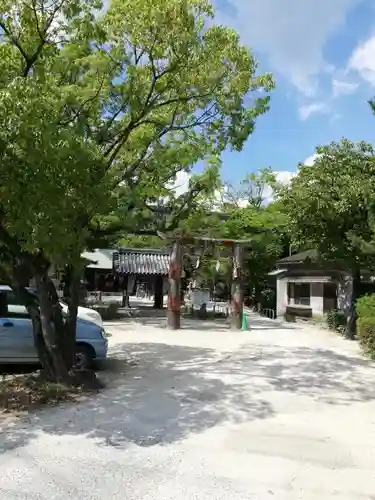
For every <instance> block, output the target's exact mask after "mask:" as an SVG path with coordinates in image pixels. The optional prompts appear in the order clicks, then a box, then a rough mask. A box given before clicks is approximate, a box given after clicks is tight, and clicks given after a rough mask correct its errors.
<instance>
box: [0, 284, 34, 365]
mask: <svg viewBox="0 0 375 500" xmlns="http://www.w3.org/2000/svg"><path fill="white" fill-rule="evenodd" d="M6 295H7V298H6V311H4V308H3V310H2V311H0V313H2V314H0V338H1V339H2V340H1V343H2V346H1V347H2V348H3V349H2V352H1V353H0V360H1V361H2V362H7V363H30V362H35V361H37V355H36V350H35V347H34V339H33V326H32V321H31V318H30V317H29V315H28V313H27V310H26V308H25V306H23V305H22V304H20V303H19V301H17V300H13V296H12V295H11V293H9V292H7V294H6ZM8 299H10V300H9V301H8ZM1 302H4V300H3V301H1V298H0V306H1ZM8 302H13V303H8ZM17 302H18V303H17ZM0 309H1V307H0Z"/></svg>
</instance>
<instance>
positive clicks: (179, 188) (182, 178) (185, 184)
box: [168, 170, 191, 196]
mask: <svg viewBox="0 0 375 500" xmlns="http://www.w3.org/2000/svg"><path fill="white" fill-rule="evenodd" d="M190 177H191V174H190V173H188V172H185V171H183V170H181V171H180V172H177V175H176V178H175V180H174V181H173V182H171V183H170V184H169V186H168V187H169V189H174V191H175V194H176V196H181V195H182V194H184V193H186V192H187V191H188V189H189V181H190Z"/></svg>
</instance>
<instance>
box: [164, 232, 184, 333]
mask: <svg viewBox="0 0 375 500" xmlns="http://www.w3.org/2000/svg"><path fill="white" fill-rule="evenodd" d="M168 280H169V289H168V311H167V327H168V328H171V329H172V330H178V329H179V328H180V326H181V245H180V242H179V241H175V242H174V244H173V248H172V253H171V261H170V264H169V276H168Z"/></svg>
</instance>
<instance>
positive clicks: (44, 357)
mask: <svg viewBox="0 0 375 500" xmlns="http://www.w3.org/2000/svg"><path fill="white" fill-rule="evenodd" d="M24 257H25V258H24ZM26 257H27V256H23V255H20V256H18V257H17V258H14V262H13V273H12V277H11V278H10V280H9V281H10V283H11V286H12V289H13V291H14V292H15V293H16V295H17V296H18V297H19V299H20V300H21V302H22V303H23V304H24V305H25V307H26V309H27V311H28V313H29V315H30V317H31V321H32V324H33V338H34V346H35V350H36V352H37V355H38V359H39V361H40V363H41V364H42V367H43V371H44V376H45V378H47V379H49V380H53V379H54V378H55V377H54V368H53V362H52V358H51V355H50V353H49V351H48V349H47V346H46V343H45V341H44V337H43V330H42V323H41V319H40V310H39V303H38V299H37V298H36V296H35V295H34V294H33V293H30V292H29V291H28V290H27V287H28V286H29V283H30V277H31V268H30V262H29V260H28V258H26Z"/></svg>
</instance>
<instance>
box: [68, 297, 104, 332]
mask: <svg viewBox="0 0 375 500" xmlns="http://www.w3.org/2000/svg"><path fill="white" fill-rule="evenodd" d="M60 305H61V308H62V310H63V313H64V314H68V304H65V302H63V301H62V300H60ZM78 318H80V319H85V320H86V321H91V322H92V323H95V324H96V325H98V326H100V327H101V328H103V318H102V317H101V315H100V314H99V313H98V311H94V309H90V308H89V307H81V306H79V307H78Z"/></svg>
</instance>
